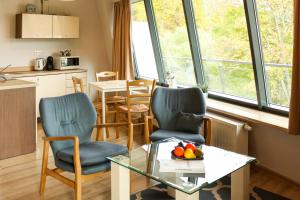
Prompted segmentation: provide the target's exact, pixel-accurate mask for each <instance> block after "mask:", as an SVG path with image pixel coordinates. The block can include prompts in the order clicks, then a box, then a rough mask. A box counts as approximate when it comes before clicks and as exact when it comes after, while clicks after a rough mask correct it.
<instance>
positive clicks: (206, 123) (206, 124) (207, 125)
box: [203, 116, 211, 145]
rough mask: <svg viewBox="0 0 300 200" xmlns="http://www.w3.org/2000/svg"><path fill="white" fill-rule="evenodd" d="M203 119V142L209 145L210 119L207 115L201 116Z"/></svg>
mask: <svg viewBox="0 0 300 200" xmlns="http://www.w3.org/2000/svg"><path fill="white" fill-rule="evenodd" d="M203 121H204V134H203V135H204V138H205V143H206V144H207V145H210V142H211V119H210V118H209V117H208V116H204V117H203Z"/></svg>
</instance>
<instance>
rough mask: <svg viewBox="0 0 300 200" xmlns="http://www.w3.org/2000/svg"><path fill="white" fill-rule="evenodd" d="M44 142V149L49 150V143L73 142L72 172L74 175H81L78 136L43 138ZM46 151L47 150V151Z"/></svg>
mask: <svg viewBox="0 0 300 200" xmlns="http://www.w3.org/2000/svg"><path fill="white" fill-rule="evenodd" d="M43 140H44V142H45V144H44V148H49V142H54V141H65V140H73V142H74V150H73V151H74V154H73V155H74V156H73V160H74V170H75V173H78V174H81V171H82V169H81V163H80V150H79V138H78V136H71V135H70V136H57V137H43ZM47 151H48V150H47Z"/></svg>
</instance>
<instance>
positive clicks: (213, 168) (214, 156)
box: [108, 138, 255, 194]
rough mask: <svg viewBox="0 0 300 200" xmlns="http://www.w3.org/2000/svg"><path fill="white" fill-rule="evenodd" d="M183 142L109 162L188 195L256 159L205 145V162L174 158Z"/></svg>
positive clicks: (166, 143) (134, 152)
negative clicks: (176, 147) (178, 146)
mask: <svg viewBox="0 0 300 200" xmlns="http://www.w3.org/2000/svg"><path fill="white" fill-rule="evenodd" d="M181 141H182V140H181V139H179V138H169V139H165V140H162V141H159V142H156V143H152V144H148V145H144V146H142V147H139V148H137V149H134V150H132V151H131V152H130V153H129V154H128V155H119V156H114V157H108V159H109V160H111V161H112V162H114V163H117V164H119V165H121V166H123V167H126V168H128V169H130V170H132V171H135V172H137V173H139V174H142V175H144V176H147V177H150V178H151V179H153V180H156V181H158V182H161V183H164V184H166V185H167V186H170V187H172V188H175V189H177V190H180V191H182V192H185V193H187V194H192V193H194V192H196V191H198V190H200V189H201V188H204V187H205V186H207V185H209V184H211V183H213V182H215V181H217V180H219V179H220V178H222V177H224V176H226V175H228V174H231V173H232V172H234V171H236V170H238V169H240V168H241V167H244V166H245V165H247V164H248V163H250V162H252V161H254V160H255V158H253V157H249V156H245V155H241V154H238V153H234V152H231V151H227V150H223V149H220V148H216V147H212V146H206V145H201V147H200V148H202V151H203V153H204V159H203V160H190V161H185V160H180V159H174V158H173V157H172V154H171V151H172V150H173V149H174V148H175V146H177V145H178V143H179V142H181ZM184 142H185V141H184ZM184 142H183V143H184ZM186 142H187V141H186Z"/></svg>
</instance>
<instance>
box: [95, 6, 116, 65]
mask: <svg viewBox="0 0 300 200" xmlns="http://www.w3.org/2000/svg"><path fill="white" fill-rule="evenodd" d="M96 1H97V6H98V12H99V14H100V15H101V17H100V20H101V23H102V25H103V27H104V29H103V30H102V33H103V35H104V37H105V44H106V45H105V46H106V55H107V58H108V60H109V64H110V66H112V50H113V20H114V14H113V10H114V0H96Z"/></svg>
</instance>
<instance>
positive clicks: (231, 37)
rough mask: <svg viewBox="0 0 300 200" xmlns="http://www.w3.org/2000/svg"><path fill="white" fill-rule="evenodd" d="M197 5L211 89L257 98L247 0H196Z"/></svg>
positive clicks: (195, 6)
mask: <svg viewBox="0 0 300 200" xmlns="http://www.w3.org/2000/svg"><path fill="white" fill-rule="evenodd" d="M193 7H194V12H195V18H196V25H197V30H198V34H199V42H200V48H201V54H202V59H203V66H204V72H205V76H206V80H207V82H208V86H209V89H210V90H211V91H215V92H219V93H223V94H228V95H233V96H238V97H243V98H247V99H252V100H256V98H257V97H256V90H255V80H254V74H253V66H252V62H251V51H250V46H249V39H248V32H247V23H246V18H245V12H244V5H243V1H239V0H213V1H212V0H193ZM212 11H213V12H212Z"/></svg>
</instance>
